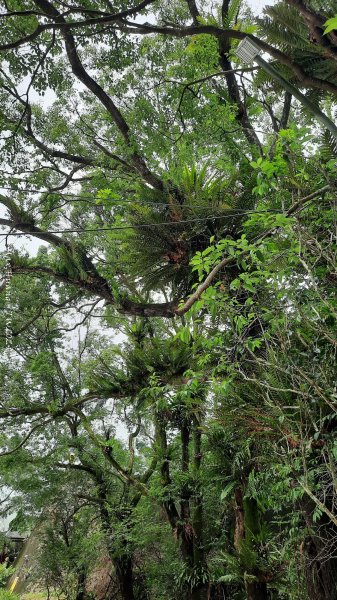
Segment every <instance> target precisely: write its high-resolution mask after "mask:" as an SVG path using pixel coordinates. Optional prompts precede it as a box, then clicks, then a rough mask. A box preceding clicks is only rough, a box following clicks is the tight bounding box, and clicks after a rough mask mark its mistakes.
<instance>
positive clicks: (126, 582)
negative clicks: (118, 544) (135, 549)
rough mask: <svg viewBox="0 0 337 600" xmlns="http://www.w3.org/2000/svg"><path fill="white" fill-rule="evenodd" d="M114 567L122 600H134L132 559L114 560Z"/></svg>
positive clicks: (125, 557) (128, 557)
mask: <svg viewBox="0 0 337 600" xmlns="http://www.w3.org/2000/svg"><path fill="white" fill-rule="evenodd" d="M114 566H115V569H116V575H117V579H118V584H119V590H120V594H121V598H122V600H135V595H134V578H133V565H132V558H131V557H130V556H123V557H120V558H117V559H116V558H115V559H114Z"/></svg>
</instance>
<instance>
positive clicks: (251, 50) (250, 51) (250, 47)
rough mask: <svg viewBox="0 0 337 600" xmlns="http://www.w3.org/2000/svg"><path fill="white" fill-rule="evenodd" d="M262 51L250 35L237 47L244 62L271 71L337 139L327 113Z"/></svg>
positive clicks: (336, 132)
mask: <svg viewBox="0 0 337 600" xmlns="http://www.w3.org/2000/svg"><path fill="white" fill-rule="evenodd" d="M261 53H262V48H260V47H259V45H258V43H257V42H255V41H254V40H252V39H251V38H249V37H248V36H247V37H245V38H243V40H241V42H240V44H239V45H238V47H237V49H236V54H237V56H238V57H239V58H241V60H243V62H245V63H248V64H250V63H252V62H256V63H257V64H258V65H259V66H260V67H262V69H264V71H266V73H269V75H271V76H272V77H273V79H276V81H278V82H279V83H280V84H281V85H282V87H283V88H284V89H285V90H287V92H289V93H290V94H291V95H292V96H294V98H297V100H299V102H301V104H303V106H305V107H306V108H307V109H308V110H310V112H311V113H312V114H313V115H315V117H316V119H317V120H318V121H320V123H321V124H322V125H323V126H324V127H325V128H326V129H328V130H329V131H330V133H332V135H333V136H334V137H335V138H336V139H337V127H336V125H335V124H334V123H333V122H332V121H331V119H329V117H327V115H326V114H324V112H322V111H321V110H320V108H318V106H316V105H315V104H313V103H312V102H311V100H309V98H307V97H306V96H305V95H304V94H302V92H300V91H299V90H298V89H297V88H296V87H295V86H294V85H293V84H292V83H290V81H288V80H287V79H285V78H284V77H283V76H282V75H281V73H279V72H278V71H277V70H276V69H275V67H273V65H271V64H270V63H269V62H267V61H266V60H264V58H262V56H260V55H261Z"/></svg>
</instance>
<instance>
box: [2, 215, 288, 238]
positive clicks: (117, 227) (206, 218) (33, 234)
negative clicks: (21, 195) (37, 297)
mask: <svg viewBox="0 0 337 600" xmlns="http://www.w3.org/2000/svg"><path fill="white" fill-rule="evenodd" d="M259 212H269V213H270V212H272V213H275V214H280V215H283V214H284V213H283V212H280V211H279V210H277V209H266V210H261V211H245V213H246V214H251V213H259ZM231 216H234V215H231ZM225 217H226V215H209V216H207V217H202V218H201V217H200V218H196V219H181V220H180V221H162V222H161V223H139V224H138V225H118V226H114V227H98V228H97V229H95V228H93V229H55V230H52V231H49V230H48V231H43V230H40V231H35V232H32V231H22V232H14V233H11V232H9V233H0V236H9V235H14V236H20V235H28V236H32V237H38V236H37V234H39V235H40V234H46V235H48V234H51V233H52V234H57V233H89V232H93V233H98V232H101V231H121V230H124V229H141V228H147V227H149V228H150V227H162V226H165V225H170V226H171V227H174V226H176V225H180V224H181V223H196V222H200V221H209V220H210V219H213V220H214V219H224V218H225ZM8 227H9V225H8Z"/></svg>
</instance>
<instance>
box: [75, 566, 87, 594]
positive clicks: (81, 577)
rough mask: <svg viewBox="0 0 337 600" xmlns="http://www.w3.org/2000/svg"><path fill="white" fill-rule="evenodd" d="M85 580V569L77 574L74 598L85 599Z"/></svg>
mask: <svg viewBox="0 0 337 600" xmlns="http://www.w3.org/2000/svg"><path fill="white" fill-rule="evenodd" d="M86 581H87V574H86V572H85V570H82V571H80V572H79V574H78V579H77V590H76V600H85V584H86Z"/></svg>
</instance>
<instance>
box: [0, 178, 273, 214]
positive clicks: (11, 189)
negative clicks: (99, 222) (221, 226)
mask: <svg viewBox="0 0 337 600" xmlns="http://www.w3.org/2000/svg"><path fill="white" fill-rule="evenodd" d="M0 189H3V190H9V191H12V192H30V193H32V194H47V195H48V196H49V195H52V194H59V195H60V196H69V200H72V199H74V198H78V199H79V200H101V201H102V200H104V199H103V198H100V197H99V196H81V195H80V194H71V193H70V192H67V193H66V192H64V193H63V192H62V191H54V192H53V191H52V192H48V191H47V190H42V191H41V190H31V189H29V188H23V189H18V188H14V187H13V188H12V187H6V186H3V185H0ZM107 200H109V198H107ZM123 204H135V205H137V204H145V205H147V204H149V205H151V206H153V207H156V206H170V207H172V203H168V202H156V201H154V202H152V201H151V200H122V201H121V203H119V204H117V203H114V205H113V206H116V207H117V206H118V207H122V206H123ZM177 206H178V208H179V203H178V202H177ZM56 208H57V206H56V207H55V209H56ZM184 208H187V209H194V208H209V207H207V206H205V204H191V205H190V206H189V205H185V206H184ZM230 210H233V211H236V212H243V213H246V212H247V213H248V212H255V211H254V210H253V209H252V210H249V211H248V210H246V209H241V208H230V207H229V208H228V211H230ZM270 210H273V209H265V210H263V211H262V210H261V211H257V212H269V211H270Z"/></svg>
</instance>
